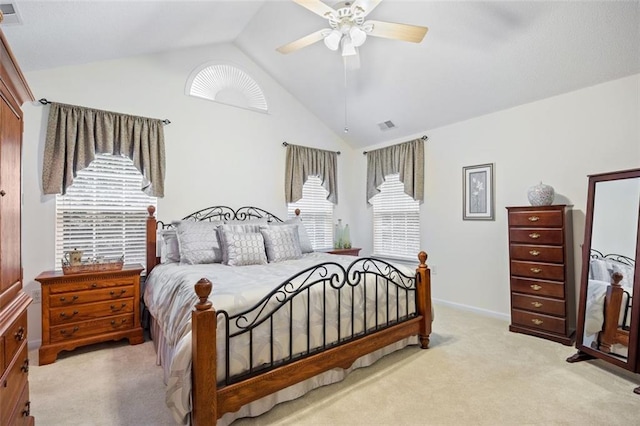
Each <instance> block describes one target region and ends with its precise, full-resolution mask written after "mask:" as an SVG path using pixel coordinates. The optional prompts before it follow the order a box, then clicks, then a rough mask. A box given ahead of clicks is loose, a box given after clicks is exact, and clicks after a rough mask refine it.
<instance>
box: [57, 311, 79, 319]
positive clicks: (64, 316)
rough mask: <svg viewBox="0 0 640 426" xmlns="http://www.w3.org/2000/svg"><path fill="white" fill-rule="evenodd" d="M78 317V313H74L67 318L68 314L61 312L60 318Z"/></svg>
mask: <svg viewBox="0 0 640 426" xmlns="http://www.w3.org/2000/svg"><path fill="white" fill-rule="evenodd" d="M76 315H78V311H73V313H72V314H71V316H69V317H68V316H67V313H66V312H60V318H73V317H74V316H76Z"/></svg>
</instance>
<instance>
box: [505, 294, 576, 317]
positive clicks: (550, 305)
mask: <svg viewBox="0 0 640 426" xmlns="http://www.w3.org/2000/svg"><path fill="white" fill-rule="evenodd" d="M511 307H512V308H514V309H521V310H525V311H532V312H539V313H541V314H548V315H556V316H561V317H563V316H564V315H565V308H564V300H558V299H549V298H547V297H536V296H525V295H524V294H516V293H512V294H511Z"/></svg>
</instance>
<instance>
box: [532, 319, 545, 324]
mask: <svg viewBox="0 0 640 426" xmlns="http://www.w3.org/2000/svg"><path fill="white" fill-rule="evenodd" d="M531 322H532V323H534V324H535V325H541V324H542V323H543V322H544V321H542V320H539V319H538V318H534V319H532V320H531Z"/></svg>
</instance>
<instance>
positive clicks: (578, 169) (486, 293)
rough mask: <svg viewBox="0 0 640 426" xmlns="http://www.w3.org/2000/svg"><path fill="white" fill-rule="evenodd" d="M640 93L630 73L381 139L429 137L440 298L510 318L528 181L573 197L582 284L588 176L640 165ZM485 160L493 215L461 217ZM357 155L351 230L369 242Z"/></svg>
mask: <svg viewBox="0 0 640 426" xmlns="http://www.w3.org/2000/svg"><path fill="white" fill-rule="evenodd" d="M639 99H640V75H634V76H631V77H627V78H623V79H619V80H615V81H611V82H608V83H605V84H601V85H597V86H593V87H590V88H586V89H582V90H579V91H576V92H572V93H568V94H564V95H561V96H556V97H553V98H548V99H544V100H541V101H538V102H533V103H530V104H526V105H521V106H518V107H516V108H511V109H508V110H505V111H500V112H497V113H494V114H489V115H485V116H482V117H477V118H474V119H471V120H467V121H464V122H460V123H456V124H453V125H450V126H446V127H442V128H438V129H433V130H429V131H425V132H424V133H421V134H417V135H414V136H413V137H410V138H403V139H401V140H393V141H390V142H389V143H388V144H385V145H390V144H393V143H399V142H404V141H406V140H410V139H413V138H415V137H419V136H422V134H426V135H428V137H429V140H428V141H427V142H426V145H425V156H426V163H425V167H426V171H425V201H424V205H423V206H422V208H421V234H422V235H421V242H422V249H424V250H425V251H426V252H427V253H428V254H429V259H428V261H427V263H428V264H429V265H430V266H431V267H432V269H433V270H432V282H433V286H432V291H433V297H434V299H439V300H442V301H446V302H448V303H451V304H457V305H462V306H463V307H471V308H473V309H475V310H480V311H486V312H487V313H488V314H493V315H495V316H499V317H504V318H508V315H509V303H510V302H509V261H508V235H507V215H506V210H505V207H506V206H526V205H529V203H528V200H527V189H528V188H529V187H530V186H532V185H535V184H537V183H539V182H540V181H543V182H544V183H546V184H549V185H551V186H553V187H554V188H555V191H556V198H555V201H554V203H555V204H572V205H573V223H574V226H573V228H574V257H575V268H574V269H575V271H576V289H578V288H579V277H580V274H579V271H580V265H581V258H580V244H581V243H582V240H583V236H584V218H585V208H586V207H585V206H586V198H587V182H588V180H587V175H589V174H594V173H600V172H608V171H614V170H622V169H629V168H636V167H640V124H639V123H640V105H639ZM381 146H383V145H380V146H375V147H371V149H375V148H379V147H381ZM360 155H361V153H360ZM484 163H494V164H495V168H494V175H495V176H494V178H495V220H494V221H463V220H462V167H464V166H470V165H475V164H484ZM355 164H356V165H357V167H356V168H354V169H353V171H352V173H353V178H352V181H353V182H354V185H355V186H357V188H356V189H355V191H356V194H357V197H356V201H355V204H354V209H355V214H357V215H358V217H361V218H362V220H359V221H358V226H357V227H355V229H353V230H352V239H353V241H354V242H355V244H363V246H364V247H371V245H372V242H371V234H370V229H371V209H370V208H368V207H367V205H366V203H365V201H364V195H362V196H360V195H359V194H364V193H365V182H364V176H366V174H365V173H366V162H365V161H364V160H360V161H357V162H356V163H355ZM576 294H577V293H576Z"/></svg>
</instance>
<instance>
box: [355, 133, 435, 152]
mask: <svg viewBox="0 0 640 426" xmlns="http://www.w3.org/2000/svg"><path fill="white" fill-rule="evenodd" d="M420 139H422V140H423V141H426V140H427V139H429V138H428V137H427V135H423V136H422V137H421V138H420ZM362 155H367V151H362Z"/></svg>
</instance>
